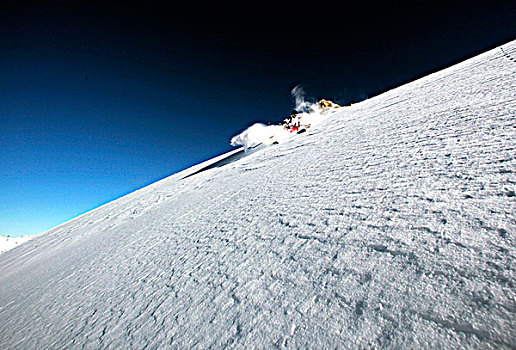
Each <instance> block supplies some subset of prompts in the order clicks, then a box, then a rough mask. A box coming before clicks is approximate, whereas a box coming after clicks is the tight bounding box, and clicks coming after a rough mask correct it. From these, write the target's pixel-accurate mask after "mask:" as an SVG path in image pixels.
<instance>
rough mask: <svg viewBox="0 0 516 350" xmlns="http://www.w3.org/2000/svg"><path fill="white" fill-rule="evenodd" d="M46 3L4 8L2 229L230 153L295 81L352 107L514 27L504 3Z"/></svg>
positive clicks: (49, 221)
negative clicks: (311, 6)
mask: <svg viewBox="0 0 516 350" xmlns="http://www.w3.org/2000/svg"><path fill="white" fill-rule="evenodd" d="M49 4H50V5H49ZM49 4H47V5H32V4H31V3H30V2H29V3H23V4H22V5H19V4H18V3H13V4H12V5H10V6H5V7H2V8H0V10H1V11H0V15H1V18H0V37H1V38H2V40H1V42H0V91H1V94H0V235H11V236H19V235H22V234H33V233H41V232H43V231H45V230H48V229H50V228H52V227H53V226H56V225H58V224H60V223H62V222H64V221H66V220H69V219H71V218H73V217H75V216H77V215H79V214H81V213H84V212H86V211H88V210H91V209H93V208H95V207H97V206H99V205H102V204H104V203H107V202H109V201H111V200H113V199H116V198H118V197H120V196H122V195H124V194H127V193H130V192H132V191H134V190H136V189H138V188H141V187H143V186H145V185H148V184H150V183H152V182H154V181H156V180H159V179H161V178H163V177H165V176H167V175H170V174H173V173H175V172H177V171H180V170H182V169H184V168H186V167H189V166H191V165H193V164H196V163H199V162H201V161H203V160H206V159H209V158H211V157H214V156H216V155H219V154H221V153H223V152H225V151H228V150H230V149H231V147H230V146H229V140H230V138H231V137H232V136H233V135H235V134H237V133H238V132H240V131H241V130H242V129H244V128H245V127H247V126H248V125H250V124H252V123H253V122H256V121H261V122H279V121H281V120H282V119H284V117H285V116H286V115H288V114H289V113H290V111H291V109H292V107H293V103H292V101H291V99H290V95H289V93H290V89H292V88H293V87H294V86H295V85H297V84H299V83H302V84H303V85H304V86H305V89H306V91H307V93H308V95H309V96H310V97H313V98H316V99H318V98H329V99H333V100H334V101H336V102H338V103H341V104H348V103H350V102H353V101H357V100H361V99H364V98H367V97H368V96H374V95H376V94H378V93H380V92H382V91H386V90H388V89H390V88H392V87H395V86H398V85H400V84H403V83H405V82H408V81H411V80H413V79H415V78H418V77H421V76H424V75H426V74H429V73H430V72H433V71H436V70H439V69H442V68H444V67H447V66H449V65H451V64H454V63H457V62H459V61H461V60H464V59H466V58H469V57H472V56H474V55H476V54H478V53H480V52H483V51H485V50H487V49H490V48H492V47H494V46H496V45H499V44H501V43H503V42H506V41H508V40H511V39H514V37H515V36H516V32H515V30H514V23H515V22H516V21H515V18H516V16H515V11H516V10H515V8H516V6H515V5H514V4H510V2H507V3H502V4H500V5H499V6H496V7H495V6H492V7H491V8H488V9H485V8H474V7H472V6H468V7H465V6H463V5H464V4H462V5H461V4H460V2H459V3H458V4H457V5H454V6H453V7H450V8H442V7H439V6H437V5H436V6H434V7H431V6H430V7H428V6H427V7H424V6H423V7H413V8H408V7H404V6H400V7H398V8H396V7H395V8H379V9H378V10H377V11H370V9H368V11H364V10H365V9H366V8H367V7H360V6H359V5H357V7H355V8H353V9H352V10H354V13H355V15H354V16H353V17H352V18H351V17H342V18H341V19H340V20H330V19H328V17H327V14H325V13H315V14H313V15H307V16H304V13H303V11H300V10H299V9H298V10H294V12H292V11H289V12H280V11H272V10H268V9H262V10H259V9H251V10H244V11H247V12H231V11H223V10H221V9H220V8H204V9H195V11H179V9H178V8H176V7H174V8H156V7H154V6H149V7H146V8H141V7H124V8H121V7H116V6H105V5H94V6H84V4H82V3H80V2H79V3H77V4H75V5H66V4H63V3H61V2H50V3H49ZM296 11H297V12H296ZM486 28H489V30H486Z"/></svg>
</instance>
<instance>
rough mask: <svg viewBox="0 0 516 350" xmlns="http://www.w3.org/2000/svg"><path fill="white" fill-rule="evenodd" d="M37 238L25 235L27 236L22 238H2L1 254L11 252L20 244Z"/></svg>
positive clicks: (0, 243)
mask: <svg viewBox="0 0 516 350" xmlns="http://www.w3.org/2000/svg"><path fill="white" fill-rule="evenodd" d="M35 237H36V236H35V235H25V236H20V237H4V236H0V254H2V253H3V252H6V251H8V250H11V249H13V248H14V247H16V246H18V245H19V244H22V243H24V242H27V241H29V240H31V239H33V238H35Z"/></svg>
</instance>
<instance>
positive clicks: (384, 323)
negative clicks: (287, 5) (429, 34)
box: [0, 41, 516, 349]
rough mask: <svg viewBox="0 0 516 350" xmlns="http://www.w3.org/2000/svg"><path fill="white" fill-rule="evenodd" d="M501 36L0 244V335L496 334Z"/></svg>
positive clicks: (509, 319) (289, 339) (515, 340)
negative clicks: (297, 125) (454, 61)
mask: <svg viewBox="0 0 516 350" xmlns="http://www.w3.org/2000/svg"><path fill="white" fill-rule="evenodd" d="M511 57H516V41H513V42H511V43H508V44H506V45H503V51H502V50H501V49H500V48H496V49H494V50H491V51H489V52H487V53H485V54H482V55H480V56H477V57H475V58H473V59H470V60H468V61H465V62H463V63H460V64H458V65H455V66H453V67H451V68H449V69H446V70H443V71H440V72H437V73H435V74H432V75H430V76H428V77H425V78H422V79H419V80H417V81H415V82H413V83H410V84H407V85H404V86H402V87H400V88H397V89H394V90H391V91H389V92H387V93H385V94H382V95H380V96H378V97H375V98H372V99H370V100H366V101H364V102H362V103H359V104H356V105H353V106H352V107H347V108H343V109H342V112H339V113H336V114H334V115H332V116H331V117H330V118H328V119H327V121H326V123H324V124H320V125H318V126H317V127H314V128H311V129H310V130H309V131H307V132H306V133H304V134H301V135H297V136H296V137H293V138H291V139H290V140H289V141H288V142H285V143H281V144H279V145H271V146H269V147H265V148H261V149H259V150H257V151H255V152H252V153H248V154H245V153H242V152H243V151H242V150H241V149H238V150H235V151H232V152H230V153H229V154H226V155H222V156H220V157H218V158H217V159H213V160H210V161H208V162H206V163H203V164H200V165H197V166H195V167H193V168H191V169H187V170H185V171H183V172H181V173H178V174H176V175H173V176H171V177H169V178H166V179H164V180H162V181H159V182H157V183H155V184H153V185H151V186H148V187H146V188H143V189H141V190H139V191H136V192H134V193H132V194H130V195H128V196H125V197H123V198H121V199H119V200H117V201H114V202H112V203H109V204H107V205H104V206H102V207H100V208H98V209H96V210H93V211H91V212H89V213H87V214H84V215H82V216H80V217H79V218H77V219H74V220H71V221H69V222H68V223H65V224H63V225H60V226H58V227H56V228H54V229H52V230H50V231H48V232H47V233H45V234H43V235H41V236H39V237H36V238H35V239H33V240H31V241H29V242H26V243H24V244H23V245H20V246H18V247H16V248H14V249H12V250H10V251H8V252H5V253H3V254H2V255H0V320H1V322H0V348H1V349H58V348H94V349H97V348H108V349H119V348H132V349H141V348H151V349H154V348H203V349H205V348H239V349H243V348H273V347H279V348H313V349H328V348H349V349H364V348H367V349H369V348H382V349H399V348H417V349H422V348H446V349H459V348H478V349H502V348H507V349H509V348H514V347H516V327H515V313H516V293H515V283H516V272H515V271H516V266H515V254H516V244H515V243H516V241H515V239H516V237H515V233H516V215H515V213H516V210H515V209H516V200H515V190H516V176H515V169H516V157H515V154H516V153H515V152H516V64H515V62H513V61H512V60H511V59H510V58H511Z"/></svg>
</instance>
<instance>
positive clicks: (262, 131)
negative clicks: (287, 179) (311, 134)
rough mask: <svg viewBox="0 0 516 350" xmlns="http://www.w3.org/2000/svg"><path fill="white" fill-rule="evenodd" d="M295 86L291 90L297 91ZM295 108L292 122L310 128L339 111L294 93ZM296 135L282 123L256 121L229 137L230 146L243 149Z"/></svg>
mask: <svg viewBox="0 0 516 350" xmlns="http://www.w3.org/2000/svg"><path fill="white" fill-rule="evenodd" d="M297 89H298V88H297V87H296V88H294V90H293V92H295V91H297ZM296 108H297V109H298V110H300V111H304V112H300V113H299V114H297V115H296V117H295V118H294V119H293V120H292V123H293V124H296V123H299V124H300V125H301V126H302V128H303V129H311V128H314V127H316V126H317V125H319V124H321V123H322V122H324V121H325V120H326V118H328V117H329V116H330V115H331V114H333V113H336V112H338V111H340V106H339V107H338V108H335V107H332V108H322V107H321V106H320V105H318V104H315V103H310V102H307V101H304V100H303V101H300V100H299V96H297V95H296ZM295 135H297V132H293V131H291V130H289V129H287V128H286V127H284V126H282V125H265V124H262V123H256V124H253V125H252V126H250V127H249V128H247V129H246V130H244V131H243V132H241V133H240V134H238V135H236V136H234V137H233V138H232V139H231V145H232V146H243V147H244V149H245V150H247V149H248V148H253V147H256V146H258V145H272V144H274V143H283V142H285V141H287V140H289V139H290V138H291V137H292V136H295Z"/></svg>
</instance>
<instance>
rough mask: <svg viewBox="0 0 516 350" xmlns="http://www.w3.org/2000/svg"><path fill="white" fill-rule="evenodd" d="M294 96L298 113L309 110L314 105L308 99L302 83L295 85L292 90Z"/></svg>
mask: <svg viewBox="0 0 516 350" xmlns="http://www.w3.org/2000/svg"><path fill="white" fill-rule="evenodd" d="M290 94H291V95H292V98H293V99H294V102H295V105H296V107H295V108H294V109H295V110H296V111H297V112H298V113H303V112H309V111H310V109H311V106H312V104H313V103H312V102H309V101H307V100H306V98H305V96H306V93H305V89H304V88H303V86H302V85H301V84H298V85H296V86H294V88H293V89H292V91H290Z"/></svg>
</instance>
